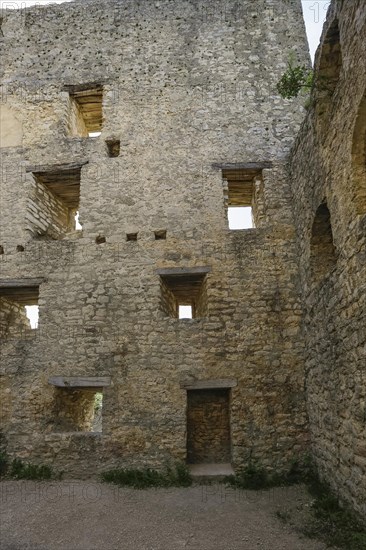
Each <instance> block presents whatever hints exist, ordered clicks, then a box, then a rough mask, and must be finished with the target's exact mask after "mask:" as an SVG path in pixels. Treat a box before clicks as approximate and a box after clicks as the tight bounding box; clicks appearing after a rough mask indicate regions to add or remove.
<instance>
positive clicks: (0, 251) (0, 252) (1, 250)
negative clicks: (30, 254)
mask: <svg viewBox="0 0 366 550" xmlns="http://www.w3.org/2000/svg"><path fill="white" fill-rule="evenodd" d="M24 250H25V248H24V246H23V245H21V244H18V245H17V247H16V251H17V252H24ZM3 254H5V250H4V247H3V246H2V245H0V256H2V255H3Z"/></svg>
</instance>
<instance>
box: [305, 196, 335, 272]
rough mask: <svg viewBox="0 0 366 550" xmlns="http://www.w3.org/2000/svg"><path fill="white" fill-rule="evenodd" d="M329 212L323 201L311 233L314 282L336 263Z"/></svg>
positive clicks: (311, 259)
mask: <svg viewBox="0 0 366 550" xmlns="http://www.w3.org/2000/svg"><path fill="white" fill-rule="evenodd" d="M336 261H337V258H336V250H335V247H334V243H333V233H332V226H331V221H330V212H329V210H328V207H327V205H326V204H325V203H323V204H321V205H320V206H319V208H318V210H317V211H316V214H315V218H314V223H313V227H312V234H311V244H310V266H311V275H312V279H313V281H314V282H319V281H321V280H322V279H324V278H325V277H326V276H327V275H328V274H329V273H330V271H331V270H332V269H333V268H334V267H335V265H336Z"/></svg>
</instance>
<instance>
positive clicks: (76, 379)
mask: <svg viewBox="0 0 366 550" xmlns="http://www.w3.org/2000/svg"><path fill="white" fill-rule="evenodd" d="M48 383H49V384H51V385H52V386H57V387H58V388H103V387H106V386H110V385H111V378H110V376H52V377H51V378H49V379H48Z"/></svg>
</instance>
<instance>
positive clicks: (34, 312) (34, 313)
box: [25, 305, 39, 329]
mask: <svg viewBox="0 0 366 550" xmlns="http://www.w3.org/2000/svg"><path fill="white" fill-rule="evenodd" d="M25 310H26V312H27V317H28V319H29V322H30V326H31V328H32V329H33V328H38V317H39V307H38V305H37V306H25Z"/></svg>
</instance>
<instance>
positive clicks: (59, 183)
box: [26, 163, 85, 240]
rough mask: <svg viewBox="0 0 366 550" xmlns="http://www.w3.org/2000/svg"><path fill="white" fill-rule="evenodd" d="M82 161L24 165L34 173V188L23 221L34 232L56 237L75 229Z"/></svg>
mask: <svg viewBox="0 0 366 550" xmlns="http://www.w3.org/2000/svg"><path fill="white" fill-rule="evenodd" d="M83 164H85V163H83ZM83 164H62V165H53V166H35V167H32V166H30V167H27V172H30V173H31V174H32V176H33V189H32V193H31V196H30V197H29V199H28V202H27V214H26V221H27V228H28V230H29V231H30V232H31V233H32V234H33V236H35V237H48V238H51V239H56V240H57V239H61V238H63V237H64V236H65V234H67V233H69V232H70V231H74V230H75V229H76V218H75V217H76V213H77V211H78V209H79V201H80V179H81V168H82V166H83Z"/></svg>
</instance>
